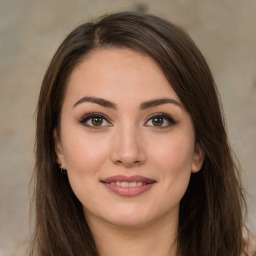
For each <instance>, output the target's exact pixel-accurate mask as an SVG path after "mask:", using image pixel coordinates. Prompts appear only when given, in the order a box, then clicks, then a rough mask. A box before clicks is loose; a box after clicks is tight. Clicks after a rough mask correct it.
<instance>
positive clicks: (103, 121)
mask: <svg viewBox="0 0 256 256" xmlns="http://www.w3.org/2000/svg"><path fill="white" fill-rule="evenodd" d="M80 123H82V124H83V125H85V126H87V127H89V128H93V129H97V128H100V127H106V126H112V125H111V123H110V122H109V121H108V119H107V117H106V116H105V115H103V114H101V113H90V114H88V115H86V116H84V117H83V118H82V119H81V120H80Z"/></svg>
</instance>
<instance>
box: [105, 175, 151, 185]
mask: <svg viewBox="0 0 256 256" xmlns="http://www.w3.org/2000/svg"><path fill="white" fill-rule="evenodd" d="M117 181H120V182H122V181H123V182H139V181H141V182H143V183H154V182H156V181H155V180H153V179H150V178H146V177H144V176H141V175H133V176H125V175H115V176H111V177H108V178H106V179H102V180H101V182H104V183H111V182H117Z"/></svg>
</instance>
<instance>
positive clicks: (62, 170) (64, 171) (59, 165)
mask: <svg viewBox="0 0 256 256" xmlns="http://www.w3.org/2000/svg"><path fill="white" fill-rule="evenodd" d="M58 167H59V169H60V172H61V173H62V174H67V170H66V169H63V168H61V163H58Z"/></svg>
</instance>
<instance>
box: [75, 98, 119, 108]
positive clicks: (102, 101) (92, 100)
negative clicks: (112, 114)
mask: <svg viewBox="0 0 256 256" xmlns="http://www.w3.org/2000/svg"><path fill="white" fill-rule="evenodd" d="M85 102H90V103H95V104H98V105H100V106H102V107H105V108H112V109H115V110H117V105H116V104H115V103H113V102H111V101H108V100H105V99H102V98H96V97H83V98H81V99H80V100H78V101H77V102H76V103H75V104H74V106H73V108H75V107H76V106H78V105H79V104H81V103H85Z"/></svg>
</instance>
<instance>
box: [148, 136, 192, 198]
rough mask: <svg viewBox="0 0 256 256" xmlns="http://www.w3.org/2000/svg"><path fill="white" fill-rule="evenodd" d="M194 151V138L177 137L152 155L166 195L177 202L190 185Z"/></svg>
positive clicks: (165, 143)
mask: <svg viewBox="0 0 256 256" xmlns="http://www.w3.org/2000/svg"><path fill="white" fill-rule="evenodd" d="M191 138H192V139H191ZM193 151H194V141H193V136H192V137H186V136H176V137H175V138H172V139H170V140H169V141H168V140H167V141H165V142H163V144H162V146H161V148H155V150H154V152H153V154H152V157H153V159H154V164H155V166H156V168H158V170H159V173H160V175H161V179H162V180H163V189H164V190H165V193H166V194H168V195H169V194H170V196H171V197H172V198H175V200H176V201H177V202H179V201H180V200H181V198H182V196H183V195H184V193H185V191H186V189H187V186H188V183H189V179H190V175H191V169H192V159H193Z"/></svg>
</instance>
